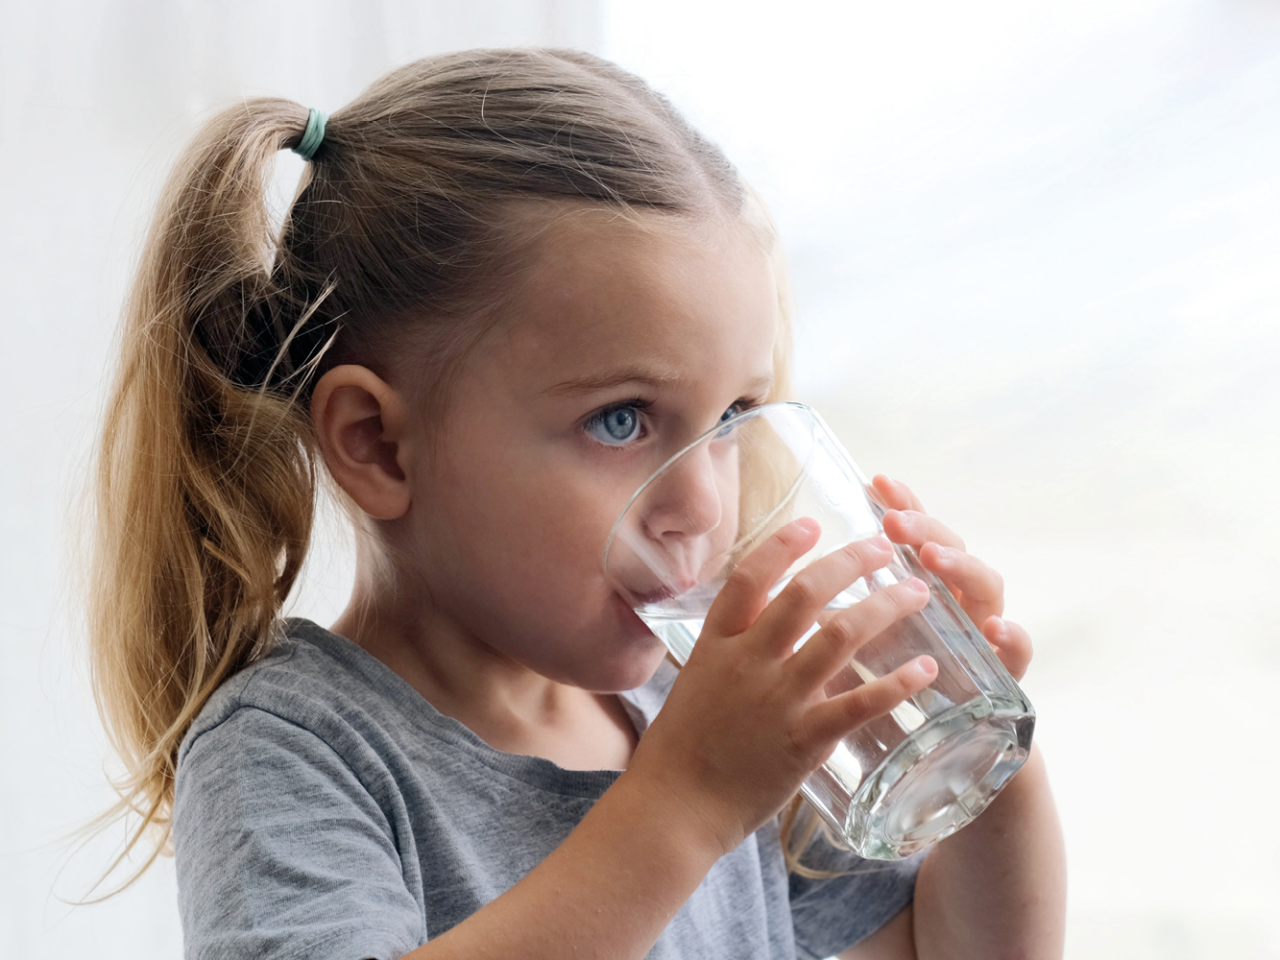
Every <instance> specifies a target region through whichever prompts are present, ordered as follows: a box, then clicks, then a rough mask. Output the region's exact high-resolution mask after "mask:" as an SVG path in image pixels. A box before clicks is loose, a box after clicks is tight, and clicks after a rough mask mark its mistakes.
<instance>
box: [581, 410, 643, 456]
mask: <svg viewBox="0 0 1280 960" xmlns="http://www.w3.org/2000/svg"><path fill="white" fill-rule="evenodd" d="M586 431H587V434H588V435H589V436H590V437H591V438H592V439H594V440H599V441H600V442H601V443H603V444H606V445H607V446H610V447H621V446H623V445H624V444H628V443H630V442H631V441H633V440H635V439H636V438H637V437H639V436H640V411H639V410H637V409H636V408H635V407H633V406H622V407H613V408H611V409H609V410H604V411H601V412H600V413H598V414H596V415H595V416H594V417H592V418H591V419H590V420H588V421H587V424H586Z"/></svg>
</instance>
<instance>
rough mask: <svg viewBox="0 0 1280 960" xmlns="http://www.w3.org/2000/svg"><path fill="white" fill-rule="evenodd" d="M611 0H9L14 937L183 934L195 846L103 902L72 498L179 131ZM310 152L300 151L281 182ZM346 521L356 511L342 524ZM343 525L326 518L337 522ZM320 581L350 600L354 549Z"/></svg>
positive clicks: (331, 91)
mask: <svg viewBox="0 0 1280 960" xmlns="http://www.w3.org/2000/svg"><path fill="white" fill-rule="evenodd" d="M599 33H600V13H599V9H598V3H597V2H596V0H465V2H463V0H361V2H354V0H305V2H303V0H219V2H213V0H205V2H194V0H186V2H176V0H114V2H103V0H98V2H89V0H86V2H69V0H53V2H49V3H30V2H26V0H5V2H4V3H3V5H2V6H0V291H3V300H2V301H0V332H2V334H3V335H2V337H0V410H3V411H5V412H4V415H3V416H0V450H2V451H3V453H0V537H2V539H0V657H2V659H0V824H2V825H3V826H2V827H0V956H3V957H23V958H33V960H36V958H50V960H52V958H65V957H73V956H85V957H88V956H92V957H94V958H96V960H108V958H112V957H119V958H139V957H144V958H150V957H157V958H158V957H177V956H180V955H181V939H180V934H179V929H178V918H177V908H176V898H175V890H174V881H173V870H172V862H171V861H169V860H162V861H161V862H160V863H159V864H158V865H157V866H156V867H155V868H153V869H152V870H151V871H150V873H148V874H147V875H146V877H144V879H143V880H142V881H141V882H140V883H138V884H137V885H136V886H135V887H134V888H132V889H130V890H129V891H127V892H126V893H124V894H122V895H120V896H119V897H117V898H115V899H113V900H111V901H109V902H108V903H106V904H104V905H101V906H87V907H79V908H72V907H69V906H68V905H67V904H65V903H63V902H61V900H60V899H59V898H62V899H76V898H81V897H83V896H85V894H86V892H87V891H88V888H89V885H90V883H91V881H92V880H93V879H94V878H95V873H96V871H98V870H100V869H101V868H102V867H104V866H105V865H106V863H107V861H108V858H109V856H110V854H111V852H112V850H113V849H114V848H115V846H116V845H117V843H118V841H119V839H120V835H119V833H118V832H117V833H115V834H112V835H110V836H106V837H100V838H99V839H98V840H97V841H95V842H94V843H93V844H92V845H91V846H90V847H88V848H87V849H86V850H85V851H83V852H82V853H80V854H78V855H75V856H69V855H68V849H69V846H68V843H67V842H66V837H67V835H68V834H69V832H70V831H71V830H73V829H74V828H75V827H76V826H78V825H80V824H82V823H84V822H85V821H86V820H87V819H88V818H89V817H91V816H92V815H94V814H96V813H99V812H101V811H102V810H103V809H105V808H106V807H107V806H108V805H109V803H110V802H111V800H112V799H113V797H112V794H111V793H110V791H109V790H108V789H107V787H106V780H105V777H104V775H103V768H104V763H105V764H106V765H107V767H108V768H109V767H110V763H111V761H110V754H109V751H108V750H107V748H106V746H105V744H104V743H103V738H102V734H101V732H100V728H99V725H98V722H97V719H96V716H95V714H94V708H93V703H92V699H91V694H90V692H89V688H88V684H87V682H86V679H85V676H84V673H85V670H84V657H83V652H82V650H81V649H80V644H81V643H82V638H83V630H82V627H81V624H80V622H79V610H78V606H77V605H78V603H79V597H78V594H77V588H76V586H75V584H74V583H73V582H72V580H71V577H70V575H69V574H68V570H70V569H71V568H72V567H71V564H70V563H69V562H68V557H69V554H72V553H74V551H75V545H74V537H71V538H68V537H67V536H66V534H67V533H68V532H70V533H71V534H73V535H74V533H75V532H76V530H75V525H74V523H71V524H70V525H69V524H68V522H67V518H68V513H69V504H70V503H71V501H72V499H73V497H74V495H75V493H76V491H77V488H78V487H79V485H80V484H81V483H82V478H83V473H84V468H85V465H86V459H87V456H88V451H89V448H90V446H91V443H92V437H93V433H94V430H95V428H96V424H97V421H98V416H99V405H100V402H101V398H102V395H103V391H104V388H105V382H106V378H107V375H108V373H109V371H108V363H109V358H110V353H111V349H110V348H111V341H112V337H113V333H114V328H115V321H116V316H117V315H118V312H119V307H120V302H121V298H122V296H123V293H124V289H125V285H126V283H127V280H128V276H129V270H130V267H131V264H132V262H133V260H134V258H135V256H136V254H137V251H138V248H139V244H140V238H141V233H142V230H143V229H144V228H145V224H146V221H147V217H148V215H149V212H150V208H151V205H152V204H153V202H154V199H155V195H156V193H157V191H158V189H159V186H160V183H161V181H162V179H163V177H164V175H165V173H166V171H167V168H168V166H169V164H170V163H171V162H172V159H173V157H174V154H175V152H176V151H177V150H178V148H179V147H180V146H181V144H182V143H183V141H184V140H185V139H186V138H187V137H188V136H189V135H190V133H191V132H192V130H193V129H194V127H193V124H194V123H195V121H196V119H197V118H198V117H199V116H200V115H201V114H203V113H205V112H207V111H208V110H209V109H210V108H211V107H214V106H216V105H217V104H219V103H221V102H225V101H227V100H230V99H234V98H236V97H241V96H245V95H258V94H271V95H279V96H285V97H290V98H292V99H294V100H297V101H299V102H300V103H302V104H304V105H306V106H315V107H319V108H321V109H324V110H328V111H332V110H334V109H336V108H338V107H340V106H341V105H342V104H343V103H345V102H347V101H348V100H350V99H351V98H352V97H353V96H354V95H355V94H357V93H358V92H359V91H360V90H361V89H362V88H363V87H364V86H365V85H366V84H368V83H370V82H371V81H373V80H374V79H376V78H377V77H378V76H380V75H381V74H383V73H384V72H386V71H387V70H388V69H390V68H391V67H393V66H395V65H397V64H399V63H403V62H405V61H407V60H411V59H414V58H417V57H420V56H424V55H426V54H430V53H435V52H441V51H445V50H453V49H463V48H467V47H474V46H512V45H551V46H572V47H578V48H582V49H588V50H594V49H597V48H598V45H599ZM300 169H301V165H300V162H298V161H297V159H296V158H294V157H293V156H292V155H290V154H287V153H286V154H282V156H281V162H280V164H279V179H280V181H281V183H280V193H281V196H282V197H283V196H284V195H285V194H287V193H288V191H289V190H291V189H292V182H291V180H290V178H293V179H294V180H295V181H296V177H297V175H298V173H299V172H300ZM325 530H327V531H329V532H330V533H331V534H332V536H337V534H336V533H335V532H333V531H334V530H336V528H328V527H326V528H325ZM325 536H326V534H325V531H322V540H323V539H324V538H325ZM315 556H316V563H315V564H314V565H313V566H314V567H315V568H316V571H315V573H314V574H309V578H308V580H307V583H308V589H309V591H310V592H309V593H306V594H305V595H304V597H303V598H302V599H301V601H300V602H301V603H302V604H303V605H304V606H305V607H307V608H308V609H311V610H316V611H319V613H318V615H319V616H320V617H321V619H323V617H324V612H325V611H330V610H335V609H338V608H340V607H341V605H342V601H343V600H344V599H345V593H344V591H345V590H346V588H347V583H346V572H347V562H346V556H345V554H344V553H343V552H342V550H341V549H335V550H331V551H326V550H324V549H323V545H322V549H321V550H319V551H317V553H316V555H315Z"/></svg>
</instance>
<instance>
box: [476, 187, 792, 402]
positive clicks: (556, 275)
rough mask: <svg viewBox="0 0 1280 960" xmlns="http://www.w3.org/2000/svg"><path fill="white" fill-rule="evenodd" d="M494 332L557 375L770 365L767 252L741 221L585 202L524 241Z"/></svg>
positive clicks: (680, 372) (774, 301)
mask: <svg viewBox="0 0 1280 960" xmlns="http://www.w3.org/2000/svg"><path fill="white" fill-rule="evenodd" d="M528 249H529V259H528V260H527V261H526V263H527V266H526V269H525V270H524V271H523V278H522V282H521V283H520V287H519V289H518V291H517V292H516V293H515V295H514V296H513V298H512V300H511V301H510V305H509V306H508V308H507V310H505V311H504V313H505V314H506V316H505V317H504V320H503V322H502V323H501V324H500V325H499V327H498V329H497V330H495V333H496V334H497V335H498V339H499V341H500V343H501V344H503V345H505V346H506V347H508V348H510V349H514V350H516V351H518V353H519V355H520V356H521V357H522V358H523V361H524V363H523V366H524V367H525V368H526V370H527V371H528V372H530V373H532V372H534V371H535V369H536V368H538V367H543V366H545V367H547V368H548V372H553V374H552V375H553V377H554V378H558V380H557V382H572V381H574V380H580V379H584V378H585V379H588V380H589V379H590V378H591V377H592V376H593V375H594V374H595V373H597V372H598V371H601V370H606V369H607V370H617V369H623V368H627V367H637V368H643V369H645V370H647V371H649V373H650V375H651V376H653V377H655V378H659V379H670V380H673V381H674V380H681V379H689V378H693V379H698V378H701V377H704V376H710V375H713V374H716V373H730V374H736V373H741V372H748V373H750V374H751V375H753V376H760V375H765V376H767V375H768V374H769V373H770V372H771V371H770V367H771V363H772V356H773V345H774V339H775V337H776V336H777V335H778V297H777V290H776V286H775V280H774V274H773V269H772V266H771V263H770V259H769V256H768V254H767V253H766V251H765V250H764V248H763V246H762V245H761V242H760V240H759V239H758V237H757V235H756V233H755V232H754V231H753V230H752V229H751V228H749V227H748V226H747V225H746V224H744V223H742V222H739V221H710V222H707V221H699V222H689V221H686V220H682V219H677V218H675V217H671V216H666V215H661V214H640V215H630V216H627V217H622V216H617V215H613V214H611V213H609V212H608V211H605V210H599V209H594V210H587V211H581V212H577V213H575V214H570V215H567V216H563V217H558V218H556V219H554V220H552V221H550V222H549V223H547V224H546V225H544V226H543V227H542V229H540V230H539V231H538V235H537V236H536V238H535V239H534V240H533V241H532V242H531V243H530V246H529V248H528Z"/></svg>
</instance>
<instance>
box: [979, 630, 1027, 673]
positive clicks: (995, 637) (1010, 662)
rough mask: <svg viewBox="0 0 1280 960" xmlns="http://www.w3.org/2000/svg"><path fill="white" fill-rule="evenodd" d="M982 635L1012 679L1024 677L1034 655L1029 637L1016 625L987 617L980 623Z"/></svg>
mask: <svg viewBox="0 0 1280 960" xmlns="http://www.w3.org/2000/svg"><path fill="white" fill-rule="evenodd" d="M982 635H983V636H984V637H986V638H987V642H988V643H989V644H991V646H992V647H993V648H994V649H995V652H996V656H997V657H999V658H1000V662H1001V663H1003V664H1004V668H1005V669H1006V670H1008V671H1009V673H1010V674H1011V675H1012V676H1013V679H1015V680H1021V679H1022V678H1023V677H1024V676H1025V675H1026V672H1027V667H1028V666H1029V665H1030V663H1031V657H1032V654H1033V653H1034V650H1033V649H1032V646H1031V635H1030V634H1029V633H1027V631H1026V630H1024V629H1023V628H1022V627H1020V626H1018V624H1016V623H1011V622H1010V621H1008V620H1001V619H1000V618H999V617H987V619H986V620H985V621H983V622H982Z"/></svg>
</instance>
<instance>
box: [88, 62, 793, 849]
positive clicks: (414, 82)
mask: <svg viewBox="0 0 1280 960" xmlns="http://www.w3.org/2000/svg"><path fill="white" fill-rule="evenodd" d="M307 129H308V113H307V111H306V110H305V109H304V108H302V107H300V106H298V105H297V104H294V103H290V102H288V101H285V100H275V99H258V100H248V101H244V102H243V103H239V104H237V105H236V106H235V107H233V108H230V109H228V110H226V111H225V112H223V113H221V114H219V115H218V116H216V117H214V118H213V119H212V120H211V121H210V122H209V124H208V125H207V127H206V128H205V129H204V131H203V132H202V133H201V134H200V135H199V137H198V138H197V139H196V141H195V142H194V143H193V144H192V145H191V147H190V148H189V149H188V150H187V152H186V154H185V155H184V156H183V158H182V159H181V161H180V162H179V164H178V167H177V169H176V171H175V172H174V174H173V176H172V178H171V179H170V182H169V184H168V186H167V187H166V189H165V192H164V195H163V197H162V199H161V203H160V208H159V211H158V213H157V216H156V220H155V223H154V225H153V227H152V230H151V233H150V235H149V237H148V239H147V243H146V247H145V250H144V253H143V257H142V262H141V265H140V267H139V270H138V275H137V278H136V281H135V283H134V287H133V289H132V293H131V295H130V298H129V300H128V303H127V305H126V310H125V316H124V328H123V342H122V346H121V359H120V368H119V374H118V379H117V381H116V383H115V385H114V388H113V392H112V394H111V397H110V402H109V405H108V409H107V413H106V423H105V428H104V431H103V435H102V441H101V447H100V450H99V452H98V467H97V476H96V480H95V483H94V489H93V494H94V499H95V504H96V520H95V522H96V530H95V537H96V541H95V550H94V554H93V568H92V582H91V587H90V598H89V599H90V603H89V608H90V609H89V632H90V644H91V658H92V669H93V681H94V686H95V691H96V695H97V697H98V703H99V709H100V710H101V712H102V715H103V718H104V721H105V723H106V726H107V730H108V734H109V736H110V738H111V741H112V744H113V746H114V747H115V748H116V749H117V751H118V752H119V754H120V756H121V757H122V758H123V760H124V764H125V774H124V775H123V777H122V778H121V779H120V780H119V781H118V782H117V783H116V787H117V789H118V791H119V794H120V801H119V803H118V804H117V806H116V807H115V808H114V811H113V813H114V814H115V815H117V816H127V815H129V814H135V815H136V816H137V818H138V819H137V826H136V829H132V830H131V832H130V834H129V840H128V843H127V846H126V849H125V851H124V853H123V854H121V858H120V859H123V858H124V857H126V856H128V855H129V854H130V853H131V852H132V851H133V850H134V849H135V848H136V847H137V845H138V844H139V843H140V842H141V841H142V840H143V839H144V837H145V836H147V835H149V834H150V835H153V836H154V838H155V839H156V841H157V844H156V847H155V851H154V852H153V853H152V854H151V857H150V859H148V860H147V862H146V865H149V864H150V863H151V862H152V860H153V859H154V857H155V855H156V854H157V853H158V852H160V851H162V850H163V849H165V848H166V846H167V841H168V837H169V830H170V817H171V810H172V805H173V791H174V774H175V767H176V763H177V752H178V747H179V745H180V744H181V742H182V738H183V737H184V736H185V734H186V732H187V730H188V729H189V728H190V726H191V723H192V721H193V720H194V719H195V717H196V715H197V714H198V713H199V712H200V710H201V708H202V707H203V706H204V705H205V703H206V702H207V701H208V699H209V697H210V695H211V694H212V693H213V691H214V690H215V689H216V688H217V687H218V685H219V684H220V683H222V682H223V681H224V680H226V679H227V678H228V677H230V676H231V675H232V674H234V673H235V672H236V671H238V670H240V669H242V668H244V667H245V666H247V665H248V664H250V663H252V662H253V661H254V660H256V659H257V658H259V657H261V656H262V655H263V654H264V653H265V652H266V650H267V649H268V648H269V647H270V644H271V642H272V638H273V636H274V635H275V631H276V629H277V623H276V622H277V618H278V617H279V613H280V609H281V606H282V604H283V602H284V600H285V598H286V597H287V596H288V594H289V591H290V589H291V588H292V586H293V584H294V582H295V580H296V579H297V576H298V572H299V569H300V567H301V565H302V561H303V557H304V555H305V553H306V548H307V543H308V539H309V537H310V534H311V527H312V517H313V511H314V502H315V498H316V492H317V491H316V488H317V479H318V476H319V466H318V463H319V461H318V459H317V453H316V442H315V438H314V436H313V434H312V430H311V426H310V418H309V416H308V414H307V411H306V401H307V400H308V399H309V395H310V394H309V391H310V389H311V385H312V384H313V383H314V380H315V378H316V377H317V376H318V375H319V374H321V373H323V372H324V370H325V369H327V368H328V367H329V366H331V365H333V364H336V363H358V364H363V365H365V366H370V367H372V368H374V369H375V370H385V369H386V368H387V367H388V366H393V365H394V364H395V363H396V362H398V361H397V360H396V359H395V358H397V357H401V356H410V355H411V356H412V362H413V364H414V382H415V384H423V385H424V394H423V396H424V397H425V398H426V401H431V402H434V399H433V398H438V397H442V396H444V394H445V392H446V390H445V387H446V386H447V384H448V381H449V376H450V372H451V371H453V370H456V366H457V365H456V364H455V363H454V362H453V361H454V360H456V358H457V357H459V356H461V354H462V353H463V352H465V350H466V349H469V348H470V346H471V345H473V344H474V343H475V342H477V340H478V338H479V336H480V333H481V330H482V328H483V327H484V324H485V323H487V322H488V319H486V318H488V317H490V316H492V315H496V313H497V312H498V311H497V310H496V309H495V303H497V304H500V303H501V302H502V298H503V297H505V296H508V295H510V291H511V290H512V289H514V287H513V285H511V284H509V283H506V282H505V281H506V280H507V279H509V278H510V277H511V276H512V275H513V271H515V270H516V269H518V268H519V265H520V263H521V262H522V261H521V258H520V256H519V252H520V249H521V244H522V243H526V242H528V237H526V236H525V235H524V234H523V233H522V227H521V224H522V223H524V222H525V220H524V218H522V217H520V216H516V215H514V213H515V211H516V209H517V208H520V209H527V208H528V207H529V205H532V204H544V205H547V207H548V208H549V209H553V208H554V209H557V210H563V209H565V207H566V205H570V206H572V205H579V206H580V205H583V204H595V205H602V206H605V207H609V208H611V209H613V210H616V211H626V210H644V211H649V212H651V213H654V214H657V215H664V216H672V217H691V218H707V217H710V218H715V217H723V218H737V217H742V216H744V215H747V218H748V220H749V221H751V222H756V224H757V226H759V227H760V229H761V230H762V231H763V234H765V235H769V236H772V227H771V226H769V225H768V224H767V222H765V220H763V219H760V218H759V217H754V219H753V215H752V212H751V210H749V209H748V206H749V205H748V203H747V193H746V191H745V190H744V188H743V185H742V182H741V180H740V179H739V177H738V175H737V172H736V171H735V170H734V169H733V167H732V166H731V165H730V164H729V162H728V160H726V159H725V157H724V155H723V154H722V153H720V151H719V150H718V149H717V148H716V147H715V146H714V145H712V144H711V143H709V142H708V141H707V140H705V139H704V138H703V137H702V136H701V135H699V134H698V133H697V132H696V131H695V130H693V129H692V128H691V127H690V126H689V125H688V123H687V122H686V121H685V120H684V119H683V118H682V117H680V116H679V114H678V113H677V112H676V111H675V110H674V109H673V108H672V107H671V105H670V104H669V103H668V102H667V101H666V100H665V99H664V98H662V97H661V96H660V95H658V94H656V93H655V92H654V91H653V90H651V89H650V88H649V87H647V86H646V85H645V84H644V83H643V81H641V80H639V79H638V78H636V77H634V76H632V75H630V74H628V73H626V72H625V71H622V70H620V69H619V68H617V67H615V66H614V65H612V64H609V63H606V62H605V61H603V60H600V59H598V58H596V57H593V56H591V55H589V54H585V53H580V52H577V51H557V50H473V51H468V52H465V53H459V54H451V55H448V56H443V57H437V58H433V59H430V60H423V61H419V62H417V63H412V64H407V65H405V66H403V67H401V68H399V69H397V70H395V71H393V72H392V73H390V74H388V75H387V76H385V77H383V78H382V79H381V80H379V81H378V82H376V83H375V84H374V85H373V86H371V87H370V88H369V89H368V90H367V91H365V93H364V94H362V95H361V97H359V98H357V99H356V100H355V101H354V102H352V103H350V104H348V105H347V106H345V107H343V108H342V109H341V110H340V111H338V112H337V113H335V114H334V115H333V117H331V118H330V120H329V123H328V126H327V127H326V128H325V132H324V137H323V141H322V142H320V143H319V144H318V146H317V145H316V144H315V143H313V142H312V140H313V139H314V138H308V139H307V145H306V147H305V148H304V152H305V150H314V153H313V158H312V159H311V160H310V163H309V164H308V166H307V168H306V174H305V178H304V183H303V186H302V188H301V189H300V190H299V192H298V196H297V198H296V199H295V201H294V204H293V207H292V209H291V210H290V212H289V215H288V217H287V218H286V222H285V224H284V227H283V228H282V229H281V230H280V231H278V232H277V231H275V230H273V227H272V224H271V220H270V217H269V215H268V211H267V204H266V183H267V174H268V171H269V169H270V167H271V164H272V162H273V159H274V157H275V155H276V153H277V152H278V151H279V150H280V149H281V148H283V147H297V146H299V145H300V144H301V143H302V141H303V139H304V131H305V130H307ZM407 330H411V331H412V336H413V339H412V343H411V344H410V343H406V342H405V341H403V340H402V339H401V338H402V336H404V334H405V331H407ZM788 343H789V341H788V340H787V339H786V337H785V336H784V337H780V338H779V343H778V346H777V353H776V356H775V361H776V365H777V366H778V367H779V369H778V371H777V380H778V384H779V388H778V389H781V385H782V384H783V383H785V367H786V362H787V346H788ZM409 347H411V348H412V349H409ZM426 401H424V403H425V407H424V409H430V406H431V404H430V402H426ZM119 862H120V861H119V860H117V865H118V864H119ZM146 865H144V866H143V868H142V869H144V870H145V869H146ZM113 869H114V867H113ZM139 872H141V871H139Z"/></svg>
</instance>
